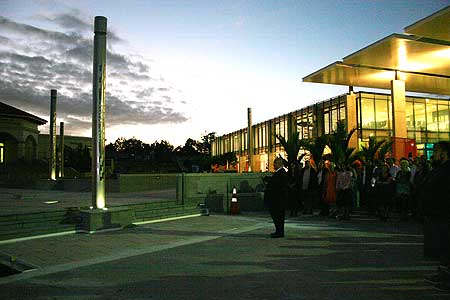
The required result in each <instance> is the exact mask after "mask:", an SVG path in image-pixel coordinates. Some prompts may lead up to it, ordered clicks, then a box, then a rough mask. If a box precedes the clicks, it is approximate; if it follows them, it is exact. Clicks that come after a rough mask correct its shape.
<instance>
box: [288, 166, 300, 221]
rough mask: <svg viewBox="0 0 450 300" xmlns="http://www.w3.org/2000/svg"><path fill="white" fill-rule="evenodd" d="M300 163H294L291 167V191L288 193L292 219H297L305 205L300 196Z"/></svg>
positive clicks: (289, 172) (289, 173)
mask: <svg viewBox="0 0 450 300" xmlns="http://www.w3.org/2000/svg"><path fill="white" fill-rule="evenodd" d="M300 169H301V168H300V165H299V163H298V162H294V163H292V164H291V165H290V166H289V171H288V175H289V191H288V197H289V198H288V199H289V201H288V207H287V208H288V209H289V211H290V216H291V217H297V216H298V212H299V211H300V210H301V208H302V206H303V203H302V198H301V194H300V180H301V175H300V173H301V171H300Z"/></svg>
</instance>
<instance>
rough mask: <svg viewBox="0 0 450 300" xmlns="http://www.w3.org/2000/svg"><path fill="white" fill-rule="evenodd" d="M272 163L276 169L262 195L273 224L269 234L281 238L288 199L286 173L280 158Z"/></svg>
mask: <svg viewBox="0 0 450 300" xmlns="http://www.w3.org/2000/svg"><path fill="white" fill-rule="evenodd" d="M273 165H274V168H275V170H276V171H275V173H274V174H273V176H272V177H270V178H268V179H267V186H266V191H265V195H264V196H265V200H266V203H267V204H268V206H269V211H270V216H271V217H272V220H273V224H274V225H275V232H274V233H272V234H271V235H270V236H271V237H272V238H281V237H284V218H285V209H286V204H287V200H288V199H287V198H288V195H287V192H288V175H287V172H286V170H285V169H284V168H283V159H282V158H280V157H277V158H276V159H275V161H274V162H273Z"/></svg>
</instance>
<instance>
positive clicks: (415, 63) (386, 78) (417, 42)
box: [303, 34, 450, 95]
mask: <svg viewBox="0 0 450 300" xmlns="http://www.w3.org/2000/svg"><path fill="white" fill-rule="evenodd" d="M396 73H397V74H396ZM396 75H397V77H396ZM395 78H397V79H401V80H404V81H405V87H406V90H407V91H412V92H419V93H430V94H444V95H450V42H448V41H437V40H431V39H428V38H423V37H417V36H411V35H402V34H393V35H390V36H388V37H386V38H384V39H381V40H379V41H377V42H375V43H373V44H372V45H370V46H368V47H366V48H363V49H361V50H359V51H357V52H355V53H353V54H351V55H349V56H346V57H345V58H344V59H343V61H342V62H335V63H333V64H331V65H329V66H327V67H325V68H323V69H321V70H319V71H316V72H314V73H312V74H310V75H308V76H306V77H305V78H303V81H304V82H316V83H327V84H338V85H347V86H360V87H369V88H380V89H390V85H391V81H392V80H393V79H395Z"/></svg>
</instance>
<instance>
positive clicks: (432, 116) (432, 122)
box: [426, 99, 439, 131]
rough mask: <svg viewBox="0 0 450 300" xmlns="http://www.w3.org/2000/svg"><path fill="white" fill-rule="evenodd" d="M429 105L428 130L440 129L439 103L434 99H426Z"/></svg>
mask: <svg viewBox="0 0 450 300" xmlns="http://www.w3.org/2000/svg"><path fill="white" fill-rule="evenodd" d="M426 106H427V130H428V131H438V129H439V128H438V111H437V103H436V101H434V100H428V99H427V101H426Z"/></svg>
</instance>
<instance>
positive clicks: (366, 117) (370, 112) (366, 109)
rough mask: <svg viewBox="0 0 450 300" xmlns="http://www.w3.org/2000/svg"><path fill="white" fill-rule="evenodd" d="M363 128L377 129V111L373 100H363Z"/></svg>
mask: <svg viewBox="0 0 450 300" xmlns="http://www.w3.org/2000/svg"><path fill="white" fill-rule="evenodd" d="M361 123H362V124H361V125H362V128H375V111H374V103H373V99H368V98H361Z"/></svg>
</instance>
